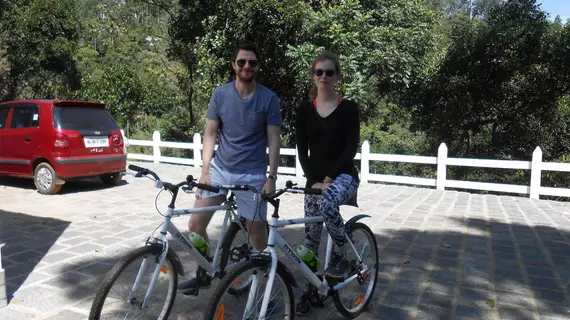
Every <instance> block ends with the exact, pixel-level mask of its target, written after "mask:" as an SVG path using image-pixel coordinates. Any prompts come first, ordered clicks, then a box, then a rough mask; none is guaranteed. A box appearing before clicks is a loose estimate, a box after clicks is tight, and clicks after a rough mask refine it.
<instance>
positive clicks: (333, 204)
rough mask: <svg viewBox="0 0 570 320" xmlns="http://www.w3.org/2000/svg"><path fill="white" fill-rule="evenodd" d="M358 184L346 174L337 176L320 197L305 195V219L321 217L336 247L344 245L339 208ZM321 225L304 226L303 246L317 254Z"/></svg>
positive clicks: (310, 224)
mask: <svg viewBox="0 0 570 320" xmlns="http://www.w3.org/2000/svg"><path fill="white" fill-rule="evenodd" d="M357 189H358V182H357V181H356V180H355V179H354V178H353V177H352V176H350V175H348V174H341V175H339V176H338V177H337V178H336V179H335V180H334V181H333V183H332V184H331V185H330V186H329V187H328V188H327V189H326V190H325V192H323V194H322V195H319V196H317V195H305V217H315V216H318V215H321V216H323V217H324V218H325V225H326V226H327V230H328V232H329V234H330V235H331V238H332V239H333V241H334V242H335V244H336V245H337V246H342V245H343V244H344V241H345V239H344V221H343V220H342V217H341V215H340V208H339V206H340V205H342V204H344V203H345V202H346V201H347V200H348V199H350V198H351V197H352V196H354V194H355V193H356V190H357ZM322 231H323V224H322V223H307V224H305V246H306V247H307V248H309V249H311V250H312V251H313V253H314V254H315V255H318V253H319V245H320V242H321V233H322Z"/></svg>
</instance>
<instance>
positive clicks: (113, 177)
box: [101, 172, 123, 186]
mask: <svg viewBox="0 0 570 320" xmlns="http://www.w3.org/2000/svg"><path fill="white" fill-rule="evenodd" d="M122 181H123V177H122V176H121V174H120V173H118V172H117V173H113V174H106V175H104V176H101V182H103V183H104V184H106V185H110V186H118V185H120V184H121V182H122Z"/></svg>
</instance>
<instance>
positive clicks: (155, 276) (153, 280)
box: [127, 235, 168, 309]
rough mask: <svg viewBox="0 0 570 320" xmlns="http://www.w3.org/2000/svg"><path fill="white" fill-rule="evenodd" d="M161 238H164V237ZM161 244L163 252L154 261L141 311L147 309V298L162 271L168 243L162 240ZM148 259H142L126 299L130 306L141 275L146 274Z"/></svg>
mask: <svg viewBox="0 0 570 320" xmlns="http://www.w3.org/2000/svg"><path fill="white" fill-rule="evenodd" d="M161 238H166V237H165V236H164V235H163V236H162V237H161ZM162 240H163V242H162V244H163V250H162V252H161V254H160V256H159V257H158V259H157V260H158V261H156V267H155V269H154V273H153V275H152V278H151V280H150V284H149V285H148V289H147V290H146V294H145V297H144V300H143V302H142V304H141V306H140V307H141V309H146V308H148V302H147V300H148V298H149V297H150V296H151V295H152V292H153V290H154V287H155V286H156V281H157V279H158V276H159V274H160V272H161V271H162V265H163V263H164V261H165V260H166V255H167V253H168V241H166V239H162ZM148 263H149V262H148V257H146V258H144V260H143V262H142V263H141V267H140V269H139V272H138V274H137V277H136V279H135V283H134V285H133V289H132V290H131V293H130V294H129V298H128V300H127V301H128V303H129V304H132V303H133V298H134V296H135V294H136V292H137V289H138V286H139V284H140V283H141V280H142V277H143V274H144V273H145V272H146V269H147V267H148Z"/></svg>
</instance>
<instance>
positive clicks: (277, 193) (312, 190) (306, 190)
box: [264, 180, 323, 202]
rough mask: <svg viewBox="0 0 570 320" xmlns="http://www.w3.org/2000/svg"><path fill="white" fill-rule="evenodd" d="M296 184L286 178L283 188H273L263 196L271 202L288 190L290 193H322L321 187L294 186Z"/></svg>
mask: <svg viewBox="0 0 570 320" xmlns="http://www.w3.org/2000/svg"><path fill="white" fill-rule="evenodd" d="M296 185H297V184H296V183H293V182H292V181H291V180H288V181H287V182H285V188H282V189H277V190H275V192H273V193H271V194H269V195H266V196H265V197H264V198H265V199H266V200H267V201H269V202H271V201H272V200H274V199H276V198H278V197H279V196H281V195H282V194H284V193H285V192H290V193H304V194H312V195H321V194H323V190H321V189H317V188H300V187H295V186H296Z"/></svg>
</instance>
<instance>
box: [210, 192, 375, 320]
mask: <svg viewBox="0 0 570 320" xmlns="http://www.w3.org/2000/svg"><path fill="white" fill-rule="evenodd" d="M293 186H294V185H293V183H292V182H291V181H287V183H286V187H285V188H284V189H280V190H278V191H277V192H276V193H274V194H273V195H271V196H268V197H267V201H268V202H270V203H271V204H272V205H273V206H274V207H275V211H274V213H273V215H272V216H271V218H272V219H271V223H270V231H269V240H268V250H267V249H266V251H264V252H262V253H257V254H252V255H251V256H249V259H247V260H243V261H241V262H239V263H238V266H237V267H235V268H234V269H233V270H232V271H231V272H229V273H228V274H227V275H226V276H225V277H224V278H223V279H222V281H221V282H220V284H219V285H218V287H217V288H216V290H215V291H214V293H213V298H212V299H211V300H210V305H209V306H208V309H207V310H206V315H205V317H204V319H205V320H210V319H215V320H222V319H248V320H257V319H267V318H279V319H293V318H294V299H293V291H292V288H291V287H292V286H294V287H297V282H296V280H295V277H294V276H293V274H292V273H291V271H290V270H289V269H288V268H287V267H286V266H285V265H284V264H283V263H282V262H281V261H279V260H278V258H277V252H276V250H275V247H277V248H279V249H281V251H282V252H284V253H285V254H286V255H285V256H286V257H287V258H288V259H289V260H291V261H292V262H293V264H294V265H295V266H296V267H297V268H298V269H299V270H298V271H296V274H299V273H300V275H301V276H302V277H303V278H305V279H308V281H309V283H310V285H309V292H311V290H313V293H314V295H313V297H315V296H316V299H312V300H310V302H311V304H313V306H317V305H319V304H320V305H321V306H322V301H324V299H326V298H327V297H329V296H332V298H333V301H334V304H335V307H336V309H337V310H338V311H339V312H340V313H341V314H342V315H343V316H345V317H348V318H356V317H357V316H359V315H360V314H361V313H362V312H364V310H365V308H366V306H367V305H368V304H369V303H370V301H371V298H372V296H373V294H374V289H375V287H376V281H377V277H378V248H377V245H376V239H375V237H374V234H373V233H372V231H371V230H370V228H368V226H366V225H365V224H363V223H359V222H357V221H358V220H360V219H362V218H364V217H370V216H368V215H364V214H360V215H357V216H355V217H353V218H351V219H349V220H348V221H346V223H345V230H346V240H347V245H348V248H347V254H346V256H345V257H346V258H347V260H348V261H349V271H348V273H347V276H346V277H345V278H344V280H343V281H338V280H334V279H327V278H326V277H323V276H322V275H319V274H318V273H315V272H313V271H311V269H310V268H309V267H308V266H307V265H306V264H305V263H304V262H303V261H302V260H301V258H300V257H299V255H298V254H297V252H296V250H295V249H293V248H292V247H291V246H290V245H289V244H288V243H287V242H286V241H285V240H284V239H283V238H282V237H281V236H280V235H279V232H278V230H277V228H279V227H283V226H288V225H294V224H301V223H323V221H324V219H323V218H322V217H320V216H319V217H309V218H298V219H281V220H280V219H279V199H277V197H279V196H280V195H282V194H283V193H285V192H293V193H306V194H321V190H320V189H313V188H294V187H293ZM360 236H362V237H360ZM357 247H358V249H357ZM332 249H333V241H332V238H331V236H330V235H328V241H327V249H326V258H325V264H324V268H325V269H326V268H327V266H328V264H329V263H330V260H331V255H332ZM267 251H269V254H268V253H267ZM243 278H245V279H246V280H245V281H248V282H250V283H251V286H250V288H249V291H248V295H247V297H245V301H242V302H239V301H238V299H237V298H236V295H235V294H233V293H232V292H231V291H232V290H231V288H232V284H233V283H234V282H235V281H242V280H240V279H243ZM264 281H266V283H265V284H262V282H264ZM242 282H243V281H242ZM351 284H354V285H355V286H354V288H353V290H352V291H347V292H348V296H347V297H343V296H342V295H344V293H345V289H346V288H347V287H348V286H349V285H351ZM279 289H280V290H279ZM226 293H230V295H231V297H228V296H227V295H226ZM239 295H241V293H240V294H238V296H239Z"/></svg>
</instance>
